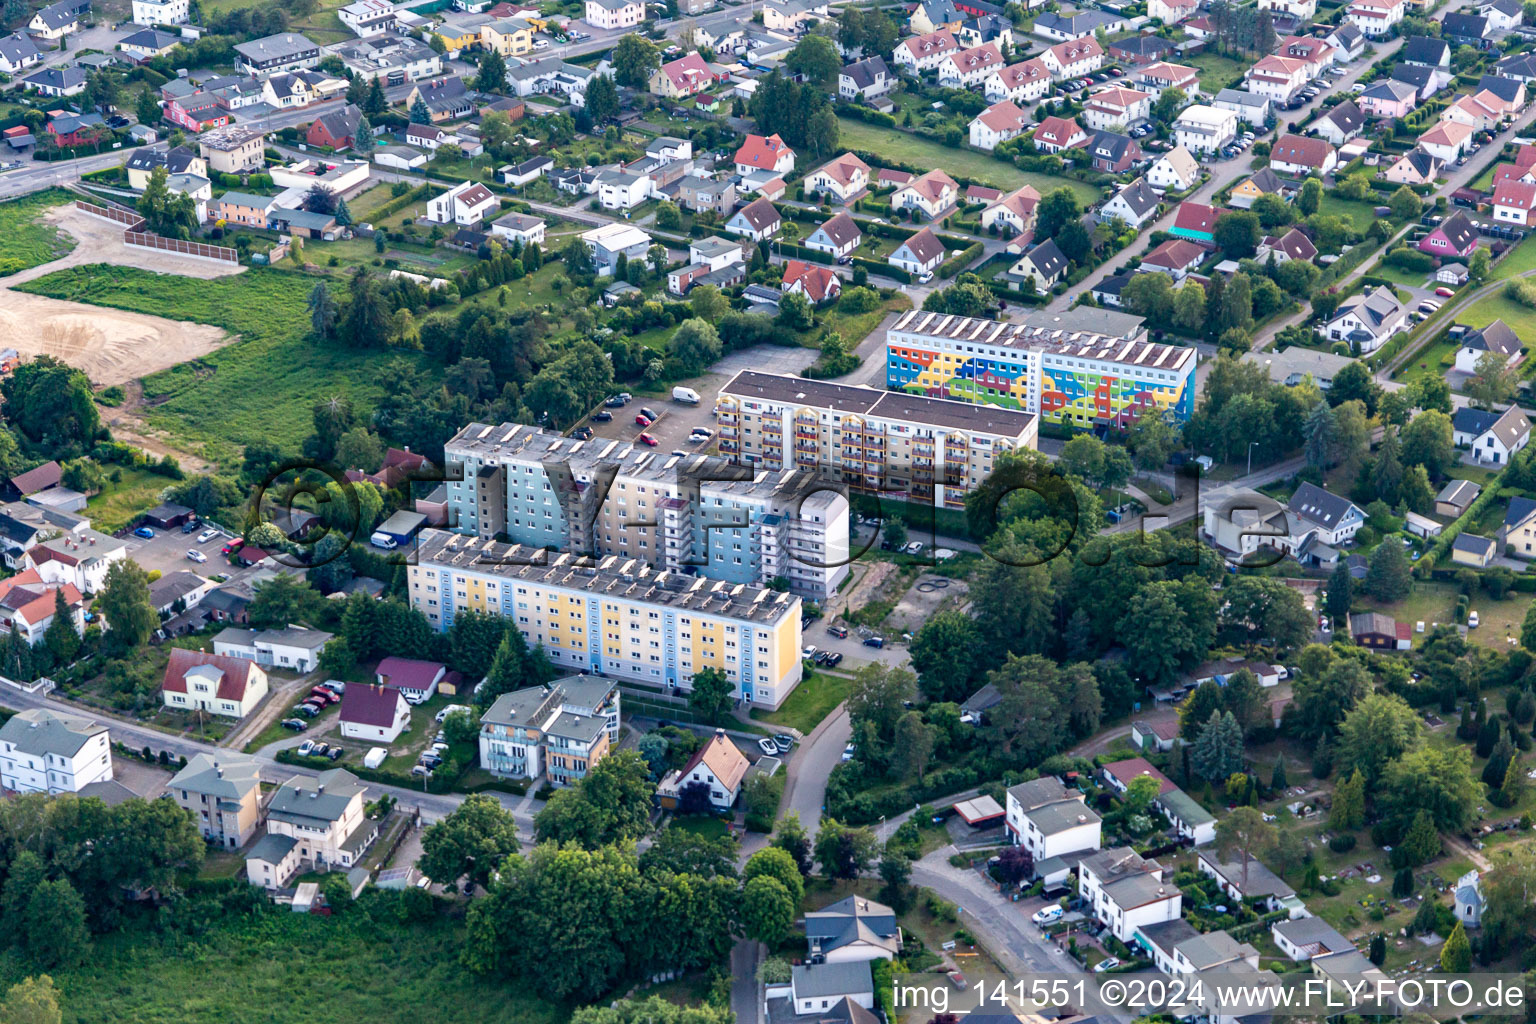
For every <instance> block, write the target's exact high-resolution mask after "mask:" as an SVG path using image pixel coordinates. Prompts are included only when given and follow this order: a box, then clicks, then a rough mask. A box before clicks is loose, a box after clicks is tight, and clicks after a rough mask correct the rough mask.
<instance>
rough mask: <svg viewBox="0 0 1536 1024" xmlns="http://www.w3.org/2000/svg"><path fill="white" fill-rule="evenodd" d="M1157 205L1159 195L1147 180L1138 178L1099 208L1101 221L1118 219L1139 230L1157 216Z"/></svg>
mask: <svg viewBox="0 0 1536 1024" xmlns="http://www.w3.org/2000/svg"><path fill="white" fill-rule="evenodd" d="M1157 204H1158V198H1157V193H1156V192H1153V191H1152V187H1151V186H1150V185H1148V184H1147V179H1146V178H1137V179H1136V180H1135V181H1133V182H1131V183H1130V184H1129V185H1127V186H1125V188H1122V189H1121V190H1120V191H1119V192H1116V193H1115V194H1114V196H1112V197H1111V198H1110V200H1109V201H1108V202H1107V203H1105V204H1104V205H1103V206H1101V207H1100V208H1099V219H1100V220H1111V219H1113V218H1116V217H1118V218H1119V219H1121V220H1123V221H1125V223H1126V224H1128V225H1130V226H1131V227H1133V228H1138V229H1139V228H1140V227H1141V226H1142V225H1143V224H1145V223H1146V222H1147V221H1148V220H1150V219H1151V218H1152V217H1154V216H1155V215H1156V214H1157Z"/></svg>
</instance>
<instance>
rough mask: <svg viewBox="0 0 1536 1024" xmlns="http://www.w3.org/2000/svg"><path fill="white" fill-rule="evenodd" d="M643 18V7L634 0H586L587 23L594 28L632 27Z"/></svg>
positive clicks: (606, 29)
mask: <svg viewBox="0 0 1536 1024" xmlns="http://www.w3.org/2000/svg"><path fill="white" fill-rule="evenodd" d="M644 20H645V7H644V5H642V4H640V3H638V2H636V0H619V2H615V0H587V24H589V25H591V26H592V27H594V28H600V29H603V30H605V31H608V30H612V29H616V28H633V27H634V26H636V25H638V24H640V23H641V22H642V21H644Z"/></svg>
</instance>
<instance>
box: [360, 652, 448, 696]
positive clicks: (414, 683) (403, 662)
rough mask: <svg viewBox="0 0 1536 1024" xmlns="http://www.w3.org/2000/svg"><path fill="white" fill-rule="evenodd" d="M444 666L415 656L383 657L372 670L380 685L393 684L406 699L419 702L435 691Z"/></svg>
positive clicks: (445, 669) (445, 670)
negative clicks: (420, 659) (419, 659)
mask: <svg viewBox="0 0 1536 1024" xmlns="http://www.w3.org/2000/svg"><path fill="white" fill-rule="evenodd" d="M447 671H448V669H447V668H446V666H444V665H441V664H439V663H438V662H435V661H418V660H416V659H415V658H385V659H384V660H383V661H381V662H379V667H378V668H376V669H375V670H374V676H375V677H376V678H377V679H378V681H379V684H380V685H381V686H393V687H395V688H396V689H398V690H399V691H400V694H401V696H403V697H404V698H405V699H406V700H407V701H409V702H410V703H412V704H420V703H421V702H422V701H424V700H428V699H430V698H431V697H432V695H433V694H435V693H436V692H437V684H438V683H440V682H442V680H443V676H444V675H445V674H446V673H447Z"/></svg>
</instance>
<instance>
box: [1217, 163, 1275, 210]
mask: <svg viewBox="0 0 1536 1024" xmlns="http://www.w3.org/2000/svg"><path fill="white" fill-rule="evenodd" d="M1271 195H1273V196H1280V197H1282V198H1284V195H1285V185H1284V184H1283V183H1282V182H1281V181H1280V178H1279V177H1278V176H1277V175H1276V174H1275V172H1274V171H1272V170H1270V169H1269V168H1268V167H1261V168H1259V169H1258V170H1257V171H1254V172H1253V175H1252V176H1251V177H1249V178H1245V179H1244V180H1242V181H1240V182H1238V184H1237V185H1236V186H1235V187H1234V188H1233V189H1232V192H1231V194H1230V195H1228V196H1227V205H1228V206H1230V207H1232V208H1234V209H1238V210H1247V209H1251V208H1252V207H1253V204H1254V202H1255V201H1256V200H1257V199H1258V198H1259V197H1260V196H1271Z"/></svg>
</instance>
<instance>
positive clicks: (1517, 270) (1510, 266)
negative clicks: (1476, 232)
mask: <svg viewBox="0 0 1536 1024" xmlns="http://www.w3.org/2000/svg"><path fill="white" fill-rule="evenodd" d="M1532 270H1536V242H1532V241H1530V240H1529V239H1527V240H1526V241H1524V242H1521V243H1520V244H1519V245H1517V246H1515V248H1514V251H1512V252H1508V253H1505V255H1504V258H1503V259H1501V260H1499V262H1498V264H1497V266H1496V267H1495V268H1494V271H1493V277H1494V279H1495V280H1499V279H1501V278H1505V277H1518V276H1520V275H1521V274H1525V273H1529V272H1530V271H1532Z"/></svg>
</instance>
